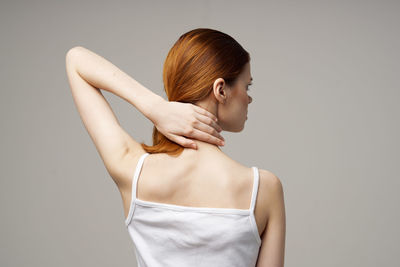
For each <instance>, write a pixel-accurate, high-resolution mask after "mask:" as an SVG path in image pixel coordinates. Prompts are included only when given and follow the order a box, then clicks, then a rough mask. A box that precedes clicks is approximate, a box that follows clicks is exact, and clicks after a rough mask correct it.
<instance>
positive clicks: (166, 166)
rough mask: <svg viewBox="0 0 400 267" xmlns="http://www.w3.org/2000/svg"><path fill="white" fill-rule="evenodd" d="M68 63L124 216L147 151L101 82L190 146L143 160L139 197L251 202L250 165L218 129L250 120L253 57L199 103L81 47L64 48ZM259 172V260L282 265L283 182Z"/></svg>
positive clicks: (237, 127)
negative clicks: (165, 93) (230, 152)
mask: <svg viewBox="0 0 400 267" xmlns="http://www.w3.org/2000/svg"><path fill="white" fill-rule="evenodd" d="M66 68H67V74H68V78H69V82H70V86H71V91H72V96H73V98H74V101H75V104H76V106H77V109H78V112H79V114H80V117H81V119H82V121H83V124H84V126H85V128H86V129H87V131H88V133H89V135H90V137H91V139H92V141H93V142H94V144H95V146H96V149H97V151H98V153H99V155H100V157H101V159H102V160H103V163H104V165H105V167H106V169H107V171H108V172H109V174H110V176H111V178H112V179H113V180H114V182H115V184H116V185H117V187H118V189H119V191H120V194H121V197H122V202H123V210H124V215H125V218H126V217H127V215H128V211H129V208H130V202H131V198H132V192H131V188H132V178H133V172H134V169H135V167H136V164H137V162H138V159H139V157H140V156H141V155H143V154H144V153H145V152H146V151H144V150H143V148H142V147H141V145H140V143H139V142H138V141H136V140H135V139H134V138H133V137H132V136H130V135H129V134H128V133H127V132H125V131H124V130H123V129H122V127H121V126H120V125H119V122H118V120H117V118H116V117H115V115H114V113H113V112H112V110H111V107H110V105H109V104H108V102H107V101H106V99H105V98H104V97H103V95H102V94H101V92H100V90H99V89H98V88H102V89H103V90H107V91H109V92H111V93H114V94H115V95H117V96H119V97H121V98H123V99H125V100H126V101H128V102H129V103H131V104H132V105H133V106H135V107H136V108H137V109H138V110H140V112H142V114H143V115H145V116H146V117H147V118H149V119H150V120H151V121H152V122H153V123H154V124H155V126H156V127H157V129H159V130H160V131H161V132H162V133H163V134H164V135H165V136H167V137H168V138H171V139H172V140H175V141H176V142H178V143H179V144H181V145H182V146H184V147H185V149H184V151H183V153H182V154H181V155H179V156H178V157H172V156H169V155H167V154H165V153H159V154H152V155H149V156H148V157H147V158H146V159H145V161H144V165H143V169H142V172H141V175H140V177H139V180H138V189H137V197H138V198H139V199H142V200H147V201H153V202H160V203H169V204H175V205H181V206H192V207H214V208H235V209H248V208H249V206H250V200H251V193H252V186H253V172H252V169H251V168H249V167H247V166H244V165H242V164H240V163H239V162H236V161H234V160H233V159H231V158H230V157H228V156H227V155H226V154H224V153H223V152H222V151H221V150H220V148H219V147H218V145H222V144H221V143H220V141H221V140H222V139H223V138H222V136H221V135H220V134H219V132H220V131H221V130H225V131H230V132H240V131H241V130H242V129H243V128H244V124H245V122H246V120H247V108H248V104H249V103H251V102H252V98H251V97H250V96H249V95H248V92H247V91H248V85H249V84H250V82H251V80H252V78H251V75H250V64H249V63H247V64H246V65H245V67H244V70H243V72H242V73H241V74H240V75H239V77H238V78H237V82H236V83H235V84H234V85H233V86H232V87H230V86H228V85H227V84H225V81H224V79H222V78H218V79H216V80H215V82H214V84H213V91H212V92H211V93H210V95H209V96H208V97H207V98H206V99H204V100H202V101H201V102H198V103H196V105H191V104H189V105H187V104H184V103H179V102H175V103H172V102H166V101H164V100H163V99H161V98H160V97H158V96H156V95H155V94H154V93H152V92H151V91H150V90H148V89H146V88H145V87H144V86H142V85H141V84H139V83H138V82H137V81H135V80H134V79H133V78H131V77H130V76H128V75H127V74H125V73H124V72H122V71H121V70H120V69H118V68H117V67H116V66H114V65H112V64H111V63H110V62H108V61H107V60H105V59H104V58H102V57H100V56H98V55H96V54H95V53H93V52H91V51H89V50H87V49H85V48H82V47H77V48H73V49H71V50H70V51H69V52H68V53H67V56H66ZM154 107H157V108H154ZM200 107H202V108H200ZM215 118H217V119H218V123H217V122H216V121H215V120H214V119H215ZM138 127H140V126H138ZM187 137H191V138H195V139H193V140H191V139H189V138H187ZM191 143H195V144H196V145H197V150H196V149H190V148H188V147H190V144H191ZM199 166H200V167H199ZM204 166H206V167H204ZM259 171H260V184H259V190H258V194H257V199H256V206H255V218H256V223H257V228H258V232H259V234H260V236H261V240H262V245H261V248H260V252H259V257H258V261H257V266H259V267H261V266H263V267H281V266H283V265H284V248H285V232H286V218H285V206H284V199H283V188H282V184H281V182H280V180H279V178H278V177H276V176H275V175H274V174H273V173H271V172H269V171H267V170H263V169H260V168H259Z"/></svg>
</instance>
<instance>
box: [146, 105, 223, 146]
mask: <svg viewBox="0 0 400 267" xmlns="http://www.w3.org/2000/svg"><path fill="white" fill-rule="evenodd" d="M155 113H156V114H155ZM151 117H152V119H151V121H152V122H153V123H154V126H155V127H156V128H157V130H158V131H160V132H161V133H162V134H163V135H164V136H165V137H167V138H168V139H170V140H172V141H174V142H175V143H177V144H180V145H181V146H183V147H187V148H195V149H196V143H195V142H193V141H191V140H190V139H189V138H194V139H198V140H201V141H204V142H208V143H212V144H215V145H218V146H223V145H224V142H223V141H224V138H223V137H222V136H221V135H220V134H219V132H220V131H222V129H221V127H220V126H219V125H218V123H217V118H216V117H215V116H214V115H213V114H212V113H211V112H209V111H207V110H205V109H203V108H201V107H199V106H196V105H193V104H191V103H182V102H176V101H165V100H164V101H162V102H161V103H160V105H159V106H157V112H153V114H152V116H151Z"/></svg>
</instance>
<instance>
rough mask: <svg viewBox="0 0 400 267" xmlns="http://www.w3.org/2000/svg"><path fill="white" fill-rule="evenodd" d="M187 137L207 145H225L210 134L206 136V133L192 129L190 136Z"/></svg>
mask: <svg viewBox="0 0 400 267" xmlns="http://www.w3.org/2000/svg"><path fill="white" fill-rule="evenodd" d="M188 137H190V138H194V139H197V140H201V141H204V142H208V143H211V144H215V145H218V146H223V145H225V142H224V141H222V140H220V139H219V138H217V137H215V136H213V135H211V134H208V133H206V132H204V131H200V130H198V129H192V130H191V132H190V135H188ZM221 137H222V136H221Z"/></svg>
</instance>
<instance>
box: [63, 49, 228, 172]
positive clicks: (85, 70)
mask: <svg viewBox="0 0 400 267" xmlns="http://www.w3.org/2000/svg"><path fill="white" fill-rule="evenodd" d="M66 70H67V76H68V80H69V84H70V87H71V91H72V95H73V98H74V102H75V104H76V107H77V109H78V112H79V114H80V117H81V119H82V121H83V124H84V126H85V128H86V130H87V131H88V133H89V135H90V137H91V139H92V140H93V142H94V144H95V146H96V149H97V151H98V152H99V154H100V156H101V158H102V160H103V162H104V163H105V165H106V168H107V169H108V170H109V172H112V166H115V164H114V163H116V161H119V160H120V159H121V158H122V157H123V156H124V155H126V153H127V151H128V150H129V151H131V152H132V150H133V152H135V151H138V154H139V153H141V152H142V150H143V149H142V147H141V145H140V143H138V142H136V141H135V140H134V139H133V138H132V137H131V136H130V135H129V134H127V133H126V132H125V131H124V130H123V129H122V127H121V126H120V124H119V122H118V120H117V118H116V116H115V114H114V113H113V111H112V109H111V106H110V105H109V103H108V102H107V101H106V99H105V98H104V96H103V95H102V93H101V90H100V89H103V90H106V91H109V92H111V93H113V94H115V95H117V96H119V97H121V98H123V99H124V100H126V101H128V102H129V103H130V104H132V105H133V106H134V107H136V108H137V109H138V110H139V111H140V112H141V113H142V114H143V115H144V116H145V117H147V118H148V119H150V120H151V121H152V122H153V123H154V124H155V126H156V127H157V129H158V130H159V131H160V132H161V133H163V134H164V135H165V136H166V137H167V138H169V139H171V140H172V141H174V142H176V143H178V144H180V145H182V146H184V147H191V145H192V144H194V142H193V141H192V140H190V139H188V138H195V139H199V140H202V141H206V142H210V143H213V144H217V145H222V144H221V143H220V141H221V140H223V138H222V136H221V135H220V134H219V131H220V130H221V128H220V126H219V125H218V124H217V123H216V121H215V119H216V117H215V116H214V115H213V114H212V113H210V112H208V111H207V110H205V109H203V108H201V107H198V106H195V105H192V104H190V103H179V102H169V101H166V100H164V99H163V98H162V97H161V96H159V95H157V94H155V93H153V92H152V91H151V90H148V89H147V88H146V87H144V86H143V85H141V84H140V83H139V82H137V81H136V80H134V79H133V78H132V77H130V76H129V75H127V74H126V73H124V72H123V71H122V70H120V69H119V68H118V67H116V66H115V65H113V64H112V63H111V62H109V61H107V60H106V59H105V58H103V57H101V56H99V55H97V54H96V53H94V52H92V51H90V50H88V49H86V48H84V47H81V46H76V47H74V48H71V49H70V50H69V51H68V52H67V54H66ZM171 125H172V126H171ZM195 125H196V127H195ZM194 128H197V129H194ZM191 133H193V134H191ZM185 136H186V137H188V138H186V137H185Z"/></svg>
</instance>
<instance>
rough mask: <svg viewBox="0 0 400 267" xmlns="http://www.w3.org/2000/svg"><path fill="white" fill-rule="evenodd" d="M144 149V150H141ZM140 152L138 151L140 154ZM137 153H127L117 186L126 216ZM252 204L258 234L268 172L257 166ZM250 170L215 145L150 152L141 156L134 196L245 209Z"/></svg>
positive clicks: (263, 221)
mask: <svg viewBox="0 0 400 267" xmlns="http://www.w3.org/2000/svg"><path fill="white" fill-rule="evenodd" d="M143 153H145V152H143ZM143 153H142V154H143ZM140 156H141V154H139V155H137V156H134V155H131V156H130V157H127V162H125V163H124V165H125V166H130V170H129V168H128V167H127V171H126V172H125V173H126V174H127V175H126V178H125V180H126V181H127V182H126V183H124V186H119V190H120V192H121V197H122V201H123V204H124V213H125V217H127V216H128V212H129V208H130V203H131V198H132V192H131V191H132V187H131V185H132V180H133V172H134V169H135V167H136V165H137V163H138V160H139V157H140ZM259 171H260V175H259V177H260V184H259V190H258V194H257V201H256V205H255V210H254V214H255V219H256V223H257V228H258V232H259V234H260V236H261V235H262V233H263V231H264V229H265V226H266V224H267V219H268V200H267V195H266V194H267V192H266V190H265V189H264V188H267V187H268V185H267V183H268V175H273V174H272V173H270V172H268V171H266V170H261V169H259ZM253 178H254V177H253V170H252V169H251V167H247V166H244V165H242V164H240V163H238V162H237V161H234V160H233V159H231V158H229V157H228V156H226V155H225V154H224V153H223V152H222V151H220V150H219V149H217V150H216V149H203V150H201V149H199V150H193V149H185V150H184V151H183V152H182V154H181V155H179V156H177V157H173V156H169V155H168V154H166V153H157V154H151V155H149V156H148V157H146V159H145V160H144V163H143V167H142V170H141V172H140V176H139V179H138V183H137V198H138V199H140V200H144V201H150V202H157V203H166V204H172V205H179V206H188V207H209V208H232V209H243V210H247V209H249V208H250V200H251V194H252V188H253V181H254V180H253Z"/></svg>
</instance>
